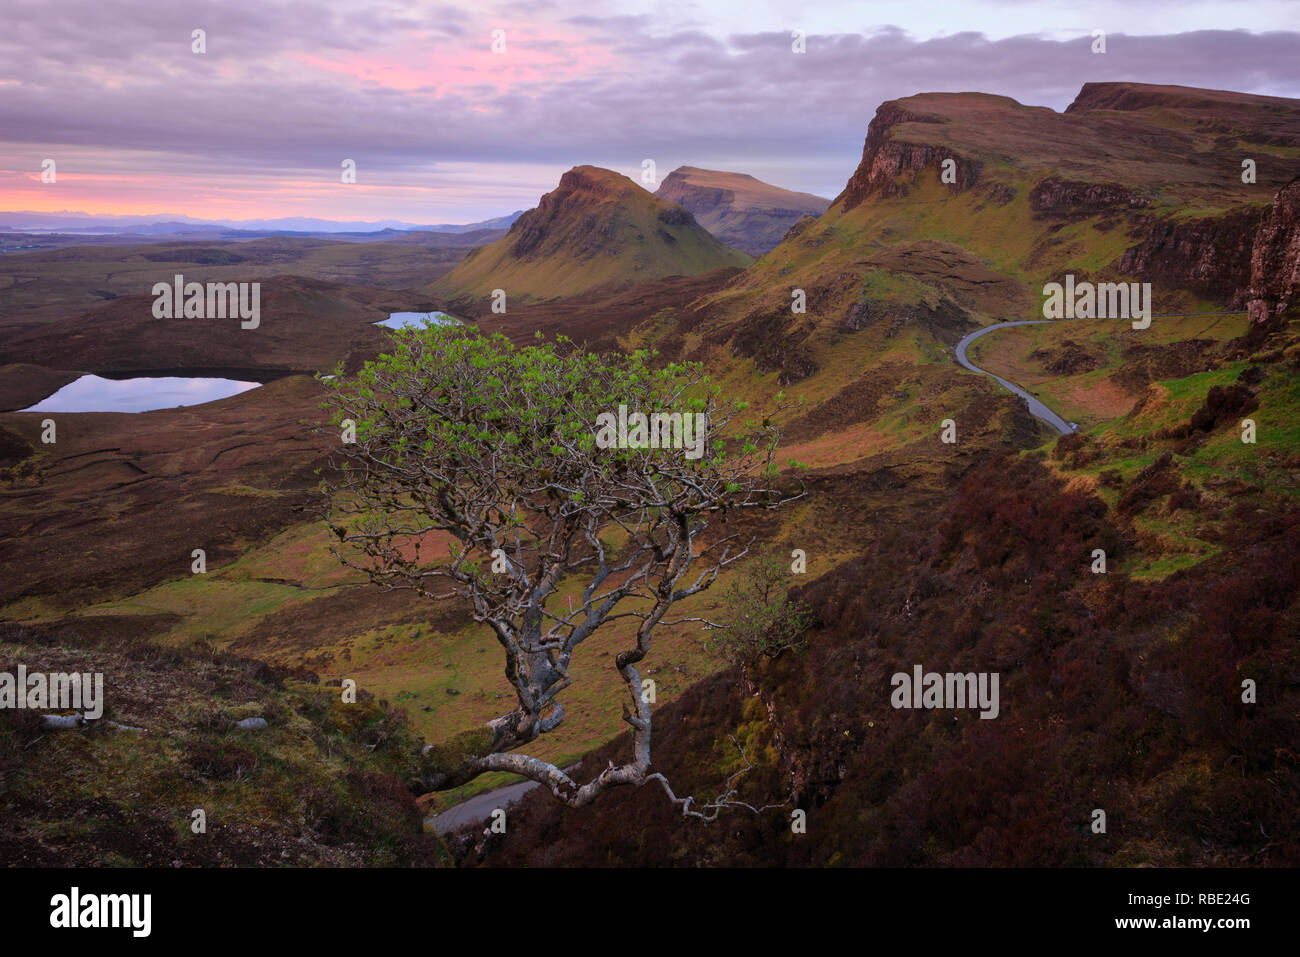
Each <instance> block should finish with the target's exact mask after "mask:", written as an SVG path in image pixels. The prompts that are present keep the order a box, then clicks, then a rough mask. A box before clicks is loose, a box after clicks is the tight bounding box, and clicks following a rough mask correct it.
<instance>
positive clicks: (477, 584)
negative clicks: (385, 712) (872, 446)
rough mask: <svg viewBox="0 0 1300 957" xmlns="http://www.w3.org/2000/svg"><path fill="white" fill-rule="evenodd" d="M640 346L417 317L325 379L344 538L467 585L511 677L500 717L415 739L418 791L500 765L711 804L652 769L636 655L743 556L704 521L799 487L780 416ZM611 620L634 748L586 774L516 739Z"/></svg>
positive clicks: (434, 589)
mask: <svg viewBox="0 0 1300 957" xmlns="http://www.w3.org/2000/svg"><path fill="white" fill-rule="evenodd" d="M649 362H650V356H649V355H647V354H645V353H635V354H632V355H616V356H609V357H602V356H599V355H596V354H593V353H590V352H587V351H584V350H582V349H578V348H575V347H573V344H572V343H570V342H568V341H567V340H564V339H561V340H559V342H558V343H546V342H541V341H540V337H539V343H538V344H537V345H532V346H527V347H522V348H516V347H514V346H513V345H512V344H511V343H510V342H509V341H508V340H507V339H506V338H505V337H503V336H500V335H496V336H485V335H483V334H481V333H479V332H478V331H477V330H475V329H472V328H469V327H438V326H425V327H423V328H420V327H414V328H408V329H404V330H400V331H399V332H397V334H396V335H395V341H394V344H393V348H392V350H391V353H390V354H386V355H382V356H380V357H379V358H378V359H376V360H375V361H373V362H368V363H366V365H365V366H364V367H363V368H362V369H361V370H360V372H359V373H358V374H357V375H355V376H354V377H351V378H346V377H344V376H342V375H339V376H337V377H336V378H334V379H331V380H326V385H327V386H329V387H330V389H331V390H332V395H331V397H330V402H329V405H330V407H331V408H332V409H333V416H334V422H335V424H336V425H340V426H342V427H346V426H347V421H346V420H351V422H352V423H353V424H354V425H355V441H352V442H349V443H345V444H343V445H342V447H341V449H342V459H341V461H340V462H338V463H337V465H338V468H337V470H336V471H335V472H334V474H333V476H332V477H331V478H329V479H327V480H326V481H325V482H323V483H322V491H323V493H324V495H325V498H324V500H323V503H322V508H321V514H322V515H323V517H324V518H325V521H326V522H327V524H328V525H329V527H330V528H331V529H332V530H333V531H334V533H335V535H336V536H337V537H338V540H339V541H338V543H337V544H336V547H335V549H334V551H335V554H336V555H337V556H338V557H339V559H340V560H341V561H343V562H344V563H345V564H347V565H350V566H352V567H354V568H358V569H360V570H362V571H364V572H365V573H366V574H367V575H369V577H370V579H371V581H373V582H375V583H378V584H381V585H383V586H386V587H389V588H412V589H415V590H417V591H418V592H419V593H420V594H421V595H425V596H427V597H430V598H434V599H448V598H458V599H461V600H463V601H465V602H466V603H467V604H468V608H469V610H470V612H471V613H472V615H473V618H474V620H475V621H478V622H481V623H483V624H484V625H486V626H488V628H490V629H491V633H492V634H493V635H494V636H495V638H496V641H497V642H498V643H499V644H500V646H501V649H502V651H503V652H504V656H505V675H506V678H507V679H508V680H509V682H510V685H511V686H512V687H513V689H514V692H515V698H516V701H515V707H514V709H513V710H511V711H510V712H509V713H507V714H503V715H501V716H500V717H498V718H496V719H495V720H493V721H491V722H490V723H489V724H488V725H487V726H486V727H485V728H480V729H477V730H471V731H467V732H465V733H462V734H461V735H459V736H457V737H456V738H455V739H453V741H452V742H451V743H450V744H447V745H443V746H441V747H436V748H435V747H430V748H426V749H425V754H424V756H423V759H422V770H421V775H420V781H419V782H418V785H419V786H420V787H422V788H424V789H425V790H442V789H445V788H449V787H454V786H457V785H459V784H462V783H464V782H465V781H468V780H470V779H471V778H473V777H475V776H477V775H478V774H481V773H483V772H486V771H512V772H515V773H517V774H521V775H524V776H525V777H528V778H531V779H532V780H534V781H538V782H540V783H543V784H546V785H547V786H548V787H549V788H550V789H551V791H552V792H553V793H554V794H555V795H556V796H557V797H559V798H560V799H561V800H563V801H565V802H566V803H568V804H570V805H573V806H581V805H583V804H586V803H588V802H589V801H591V800H592V799H594V798H595V797H596V796H597V795H598V794H600V793H601V792H602V791H604V790H607V789H608V788H611V787H614V786H617V785H622V784H642V783H645V782H646V781H648V780H652V779H657V780H658V781H660V782H661V783H662V784H663V786H664V788H665V790H666V791H667V792H668V794H669V796H670V797H671V798H672V799H673V800H674V801H676V802H677V803H678V804H679V805H681V806H682V807H683V811H684V812H685V813H688V814H697V815H699V816H705V817H708V816H710V815H715V814H716V810H717V806H718V805H717V802H714V803H713V804H705V805H699V807H703V808H704V809H705V810H704V812H703V814H700V812H697V811H694V810H692V803H693V799H691V798H677V797H675V796H674V795H673V794H672V791H671V789H670V788H669V787H668V783H667V781H666V780H664V779H663V778H662V776H660V775H656V774H651V772H650V765H651V754H650V740H651V719H652V715H651V708H650V703H649V701H648V700H647V699H648V696H647V695H645V694H644V693H643V687H642V681H641V677H640V675H639V673H638V671H637V664H638V663H639V662H640V661H641V660H642V659H643V658H644V657H645V656H646V654H647V653H648V652H649V650H650V646H651V639H652V636H653V635H654V632H655V629H656V628H657V627H658V626H660V625H667V624H674V623H677V622H680V621H702V620H703V619H701V618H679V619H676V620H672V619H670V618H669V617H668V614H669V611H670V609H672V607H673V605H674V604H676V603H677V602H680V601H682V600H683V599H686V598H689V597H690V596H692V595H695V594H698V593H699V592H701V591H703V590H704V589H707V588H708V587H709V586H710V585H711V584H713V582H714V581H715V580H716V579H717V577H718V573H719V571H720V570H721V569H722V568H724V567H726V566H728V565H730V564H732V563H733V562H735V561H737V560H738V559H740V558H741V557H743V556H744V555H745V554H746V551H747V548H748V544H749V543H747V542H746V543H742V542H739V541H738V540H737V539H736V537H735V536H733V535H725V534H719V533H718V532H717V530H714V532H713V533H712V534H707V535H706V531H707V530H708V529H709V528H710V523H711V522H712V521H713V520H714V519H715V518H721V519H722V521H723V522H725V515H726V513H728V512H730V511H733V510H737V509H750V508H764V509H771V508H775V507H777V506H779V505H782V504H784V503H786V502H788V501H791V500H792V499H794V498H797V497H800V496H802V495H803V487H802V484H801V483H798V482H795V481H793V480H782V479H778V477H777V468H776V466H775V463H774V454H775V450H776V445H777V440H778V438H779V432H778V430H777V427H776V426H775V424H774V423H773V421H772V418H771V417H770V416H768V417H764V416H763V415H761V414H760V415H757V416H754V417H751V418H749V419H746V420H742V419H741V416H742V414H744V411H745V405H744V403H739V402H735V401H724V400H723V399H722V398H721V397H720V394H719V390H718V388H717V387H716V386H712V385H710V383H709V381H708V379H707V378H706V377H705V376H704V375H703V371H702V369H701V367H700V366H699V365H697V364H670V365H666V366H663V367H660V368H652V367H651V365H650V364H649ZM776 406H777V408H776V409H775V410H774V412H779V411H781V410H782V409H783V408H784V407H785V406H784V405H783V404H782V397H780V396H778V397H777V399H776ZM620 407H622V408H620ZM638 413H639V414H642V415H645V416H647V419H648V421H647V422H645V423H644V427H643V424H642V422H641V421H640V420H639V419H638ZM613 422H617V423H619V428H622V423H623V422H626V423H627V424H628V425H627V431H626V435H624V436H622V438H624V439H626V441H620V442H612V441H611V440H612V439H614V438H618V437H619V429H616V428H615V427H614V426H613V425H612V424H611V423H613ZM697 426H698V431H697V429H696V428H695V427H697ZM610 446H613V447H610ZM435 542H437V543H439V547H440V548H441V550H443V551H445V554H437V553H436V551H435V547H434V543H435ZM431 552H432V554H431ZM575 584H576V585H577V586H578V588H577V593H576V594H575ZM562 589H563V592H564V594H563V595H562V594H561V590H562ZM619 620H625V621H628V622H630V623H634V624H635V633H634V638H629V647H627V648H626V649H624V650H623V651H621V652H620V653H619V654H618V655H617V656H616V658H615V663H614V664H615V667H616V668H617V669H618V671H619V674H620V675H621V677H622V679H623V681H624V683H625V684H626V688H627V693H628V697H627V699H626V700H625V701H624V703H623V709H622V710H623V720H624V721H626V722H627V724H628V725H630V726H631V728H632V729H633V753H632V755H631V758H630V760H628V761H627V762H626V763H625V764H622V765H620V766H614V765H613V764H611V765H610V766H609V767H606V768H605V769H603V770H601V771H600V772H599V773H598V774H597V775H595V777H593V778H592V779H591V780H589V781H587V782H586V783H583V784H578V783H577V782H575V781H574V780H573V779H571V778H570V777H569V775H568V774H566V773H565V772H564V771H563V770H561V769H560V768H558V767H556V766H555V765H553V764H550V763H548V762H546V761H543V760H540V759H538V758H536V757H531V756H529V755H527V754H525V753H521V752H520V751H519V750H518V749H520V748H521V747H522V746H523V745H526V744H528V743H529V742H531V741H533V740H535V739H536V738H537V737H538V736H539V735H542V734H545V733H546V732H548V731H551V730H552V729H554V728H555V727H556V726H557V725H559V724H560V722H561V721H562V720H563V718H564V708H563V704H562V703H561V701H560V694H561V692H563V691H564V689H565V688H567V687H569V685H570V682H571V680H572V679H571V677H570V673H569V666H570V662H571V661H572V659H573V656H574V654H575V653H577V652H578V651H579V649H580V648H581V647H582V644H583V642H584V641H586V640H587V639H588V638H589V637H590V636H591V635H592V634H593V633H594V632H595V631H596V630H597V629H598V628H602V627H606V626H608V625H610V624H611V623H613V622H615V621H619ZM728 793H729V794H731V793H734V792H730V790H729V792H728Z"/></svg>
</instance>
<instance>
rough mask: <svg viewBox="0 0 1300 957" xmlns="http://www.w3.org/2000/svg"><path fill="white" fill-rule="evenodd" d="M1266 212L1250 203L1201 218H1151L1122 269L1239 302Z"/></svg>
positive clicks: (1247, 283) (1123, 260)
mask: <svg viewBox="0 0 1300 957" xmlns="http://www.w3.org/2000/svg"><path fill="white" fill-rule="evenodd" d="M1262 216H1263V211H1262V210H1261V209H1259V208H1258V207H1245V208H1242V209H1237V210H1233V211H1232V212H1230V213H1225V214H1223V215H1221V216H1208V217H1204V218H1202V219H1184V220H1175V219H1167V218H1160V219H1152V220H1149V221H1148V223H1147V225H1146V230H1147V235H1146V238H1145V239H1143V240H1142V241H1141V242H1140V243H1138V244H1137V245H1136V246H1133V247H1131V248H1129V249H1127V250H1126V251H1125V252H1124V254H1123V255H1122V256H1121V257H1120V259H1119V263H1118V268H1119V270H1120V272H1123V273H1126V274H1128V275H1131V276H1136V277H1137V278H1139V279H1143V280H1146V281H1148V282H1151V283H1155V284H1161V285H1164V286H1166V287H1169V288H1187V289H1190V290H1192V291H1193V292H1195V293H1197V294H1199V295H1203V296H1206V297H1207V298H1210V299H1214V300H1216V301H1218V302H1221V303H1223V304H1224V305H1228V306H1234V307H1236V306H1240V305H1241V304H1242V303H1243V302H1244V301H1245V298H1246V295H1247V292H1246V290H1247V287H1249V286H1250V284H1251V254H1252V248H1253V246H1254V244H1255V232H1256V230H1257V229H1258V228H1259V225H1260V220H1261V218H1262Z"/></svg>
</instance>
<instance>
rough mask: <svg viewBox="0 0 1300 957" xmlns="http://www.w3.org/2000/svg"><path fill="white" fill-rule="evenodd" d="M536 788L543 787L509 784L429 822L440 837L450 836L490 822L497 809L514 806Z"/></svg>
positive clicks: (529, 782)
mask: <svg viewBox="0 0 1300 957" xmlns="http://www.w3.org/2000/svg"><path fill="white" fill-rule="evenodd" d="M536 787H541V785H540V784H538V783H537V782H536V781H520V782H519V783H518V784H507V785H506V786H505V787H501V788H496V789H495V790H492V791H485V792H483V793H482V794H478V795H475V796H474V797H472V798H470V799H469V800H468V801H461V802H460V803H459V804H457V805H456V806H455V807H452V808H448V809H447V810H445V811H443V812H442V813H441V814H435V815H434V816H433V817H431V818H429V822H430V823H431V824H432V825H433V829H434V831H436V832H437V833H438V834H439V835H443V834H450V833H451V832H452V831H458V830H460V829H461V828H462V827H465V826H466V825H469V824H478V823H481V822H483V821H486V820H488V819H489V818H490V817H492V812H493V811H495V810H496V809H497V808H499V807H505V806H506V805H508V804H514V803H515V802H516V801H518V800H519V799H520V798H521V797H523V796H524V795H525V794H527V793H528V792H529V791H531V790H532V789H533V788H536Z"/></svg>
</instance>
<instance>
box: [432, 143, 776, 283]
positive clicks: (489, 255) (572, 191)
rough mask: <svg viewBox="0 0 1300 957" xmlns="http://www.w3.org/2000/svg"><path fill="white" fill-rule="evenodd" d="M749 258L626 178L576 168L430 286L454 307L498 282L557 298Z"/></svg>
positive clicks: (738, 263) (688, 273) (740, 263)
mask: <svg viewBox="0 0 1300 957" xmlns="http://www.w3.org/2000/svg"><path fill="white" fill-rule="evenodd" d="M749 259H750V257H748V256H747V255H745V254H744V253H742V252H740V251H739V250H736V249H732V248H731V247H730V246H727V245H726V244H724V243H722V242H720V241H719V240H717V239H715V238H714V237H713V236H711V235H710V234H709V233H708V232H707V231H706V230H705V229H703V228H702V227H701V226H700V225H699V223H697V222H696V221H695V219H694V218H693V217H692V216H691V214H690V213H689V212H687V211H686V210H684V209H682V207H680V206H678V205H676V204H675V203H669V202H666V201H664V200H662V199H659V198H657V197H656V196H655V195H654V194H652V193H649V192H647V191H646V190H644V189H642V188H641V187H640V186H638V185H637V184H636V183H634V182H632V181H631V180H630V179H628V178H627V177H626V176H622V175H620V174H618V173H613V172H611V171H609V170H606V169H600V168H598V167H595V166H576V167H574V168H573V169H571V170H569V172H567V173H565V174H564V176H563V177H561V179H560V184H559V186H557V187H556V188H555V189H554V190H552V191H551V192H549V193H547V194H546V195H545V196H543V197H542V199H541V201H540V202H539V203H538V205H537V208H536V209H532V210H529V211H528V212H526V213H524V215H523V216H521V217H519V219H517V220H516V221H515V223H514V224H513V225H512V226H511V227H510V231H509V232H508V233H507V234H506V235H505V236H503V237H502V238H501V239H499V240H497V241H496V242H494V243H492V244H491V245H489V246H485V247H483V248H481V249H478V250H475V251H474V252H473V253H471V254H470V255H469V256H467V257H466V258H465V260H464V261H463V262H461V263H460V265H458V266H457V267H456V268H455V269H453V270H452V271H451V272H450V273H448V274H447V275H446V276H444V277H443V278H442V279H440V280H438V281H437V282H435V283H433V284H432V285H430V286H429V287H428V288H429V291H430V293H432V294H433V295H435V296H439V297H444V298H447V299H450V300H451V301H452V303H453V305H454V304H455V303H456V301H457V300H471V299H475V298H483V299H486V298H487V297H488V296H489V295H490V294H491V292H492V290H493V289H504V290H505V292H506V295H507V297H508V301H527V300H539V299H555V298H558V297H561V296H576V295H581V294H583V293H590V292H594V291H601V292H606V293H608V292H617V291H619V290H621V289H626V288H627V287H629V286H631V285H633V284H635V283H638V282H643V281H646V280H653V279H660V278H663V277H665V276H691V275H695V274H697V273H702V272H708V271H709V270H711V269H717V268H719V267H723V266H744V265H746V264H748V262H749Z"/></svg>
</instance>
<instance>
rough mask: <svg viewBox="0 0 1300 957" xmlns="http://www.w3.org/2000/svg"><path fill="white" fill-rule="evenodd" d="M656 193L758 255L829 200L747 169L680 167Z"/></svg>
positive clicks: (817, 213) (715, 232) (816, 213)
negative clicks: (768, 180)
mask: <svg viewBox="0 0 1300 957" xmlns="http://www.w3.org/2000/svg"><path fill="white" fill-rule="evenodd" d="M655 195H656V196H658V197H659V198H660V199H664V200H668V201H670V202H673V203H677V204H678V205H680V206H682V207H683V208H685V209H688V210H690V212H691V213H692V214H693V215H694V216H695V219H696V220H697V221H698V222H699V224H700V225H701V226H703V227H704V228H705V229H707V230H708V231H709V232H711V233H712V234H713V235H714V236H717V237H718V238H719V239H721V240H722V241H723V242H725V243H728V244H730V245H732V246H735V247H736V248H737V249H743V250H744V251H745V252H747V253H749V254H750V255H751V256H761V255H763V254H764V253H765V252H767V251H768V250H769V249H772V248H773V247H774V246H776V244H777V243H779V242H780V241H781V239H782V237H784V236H785V234H786V233H787V232H788V231H789V229H790V227H791V226H793V225H794V224H795V223H797V222H798V221H799V220H801V219H803V218H804V217H805V216H820V215H821V214H822V213H824V212H825V211H826V207H827V206H829V205H830V201H829V200H826V199H823V198H822V197H820V196H814V195H813V194H812V193H796V192H794V191H792V190H788V189H782V188H781V187H779V186H773V185H772V184H770V183H764V182H763V181H762V180H758V179H755V178H754V177H753V176H750V175H749V174H748V173H731V172H724V171H722V170H713V169H701V168H700V167H698V166H679V167H677V169H675V170H673V171H672V172H671V173H669V174H668V175H667V176H665V177H664V181H663V183H662V184H660V186H659V189H658V190H656V191H655Z"/></svg>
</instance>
